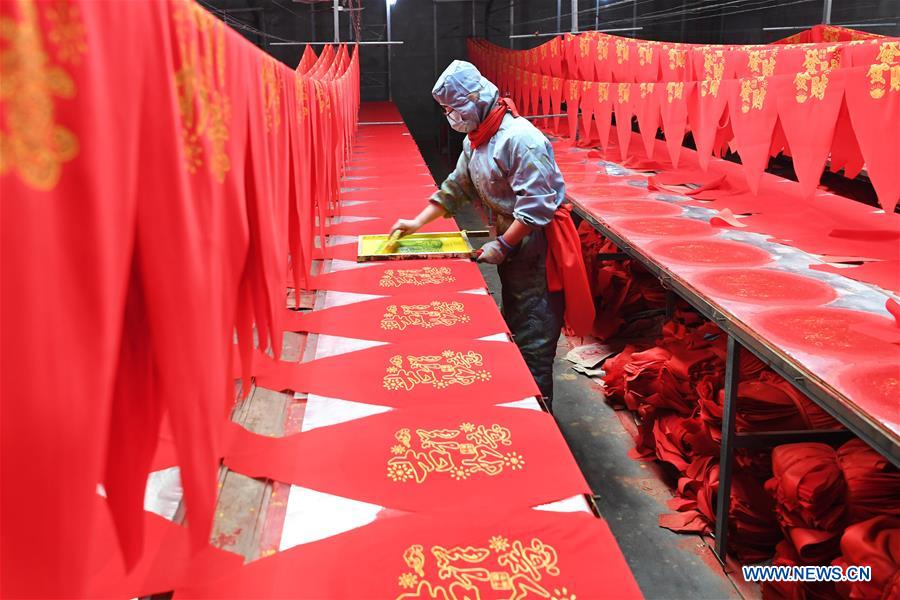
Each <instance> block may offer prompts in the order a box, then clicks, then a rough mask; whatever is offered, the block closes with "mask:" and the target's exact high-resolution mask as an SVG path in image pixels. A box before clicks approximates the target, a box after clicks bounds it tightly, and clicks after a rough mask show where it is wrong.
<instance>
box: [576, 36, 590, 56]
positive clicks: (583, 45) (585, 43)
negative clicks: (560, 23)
mask: <svg viewBox="0 0 900 600" xmlns="http://www.w3.org/2000/svg"><path fill="white" fill-rule="evenodd" d="M578 51H579V52H580V53H581V58H587V55H588V54H589V53H590V51H591V38H590V36H587V35H579V36H578Z"/></svg>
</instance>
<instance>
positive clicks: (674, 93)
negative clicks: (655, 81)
mask: <svg viewBox="0 0 900 600" xmlns="http://www.w3.org/2000/svg"><path fill="white" fill-rule="evenodd" d="M683 97H684V82H683V81H670V82H668V83H667V84H666V101H667V102H668V103H669V104H672V102H674V101H675V100H681V99H682V98H683Z"/></svg>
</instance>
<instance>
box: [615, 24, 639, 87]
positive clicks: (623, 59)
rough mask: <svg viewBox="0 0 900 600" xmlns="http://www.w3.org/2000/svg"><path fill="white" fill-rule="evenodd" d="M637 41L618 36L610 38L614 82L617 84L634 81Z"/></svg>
mask: <svg viewBox="0 0 900 600" xmlns="http://www.w3.org/2000/svg"><path fill="white" fill-rule="evenodd" d="M635 48H636V46H635V41H634V40H629V39H627V38H621V37H618V36H614V35H611V36H609V55H610V57H614V58H611V60H610V63H611V65H610V66H611V67H612V75H613V77H612V80H613V81H614V82H616V83H631V82H633V81H634V80H635V79H634V64H636V62H637V61H636V60H634V62H633V59H635V57H634V54H635Z"/></svg>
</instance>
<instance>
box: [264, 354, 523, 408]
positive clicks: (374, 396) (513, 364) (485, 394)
mask: <svg viewBox="0 0 900 600" xmlns="http://www.w3.org/2000/svg"><path fill="white" fill-rule="evenodd" d="M254 373H255V375H256V382H257V384H258V385H261V386H262V387H265V388H269V389H271V390H293V391H295V392H309V393H313V394H320V395H323V396H329V397H333V398H341V399H345V400H354V401H357V402H369V403H372V404H382V405H385V406H397V407H411V406H421V405H422V404H425V403H428V402H453V403H457V404H499V403H503V402H514V401H516V400H521V399H522V398H526V397H528V396H536V395H539V393H540V392H539V391H538V389H537V387H536V386H535V383H534V380H533V379H532V378H531V373H530V372H529V371H528V368H527V367H526V366H525V362H524V361H523V360H522V356H521V355H520V354H519V350H518V348H517V347H516V345H515V344H512V343H509V342H482V341H476V340H460V339H447V340H444V341H428V342H424V341H420V342H405V343H402V344H389V345H386V346H379V347H376V348H369V349H367V350H360V351H358V352H351V353H347V354H340V355H338V356H333V357H330V358H323V359H320V360H314V361H310V362H304V363H291V362H285V361H279V360H272V359H270V358H268V357H266V358H261V357H260V358H259V362H258V364H257V365H255V367H254ZM348 375H349V376H348Z"/></svg>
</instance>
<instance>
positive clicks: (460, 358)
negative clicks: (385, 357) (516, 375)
mask: <svg viewBox="0 0 900 600" xmlns="http://www.w3.org/2000/svg"><path fill="white" fill-rule="evenodd" d="M483 365H484V357H483V356H482V355H480V354H478V353H477V352H472V351H469V352H454V351H453V350H445V351H444V352H442V353H441V355H440V356H409V355H407V356H406V357H404V356H401V355H397V356H394V357H392V358H391V359H390V366H389V367H388V368H387V374H386V375H385V376H384V380H383V385H384V387H385V388H386V389H389V390H403V391H407V392H409V391H411V390H412V389H413V388H415V387H416V386H417V385H431V386H433V387H435V388H437V389H439V390H440V389H445V388H448V387H450V386H451V385H454V384H458V385H463V386H466V385H472V384H473V383H475V382H477V381H490V379H491V373H490V371H486V370H484V369H477V368H476V367H481V366H483Z"/></svg>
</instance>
